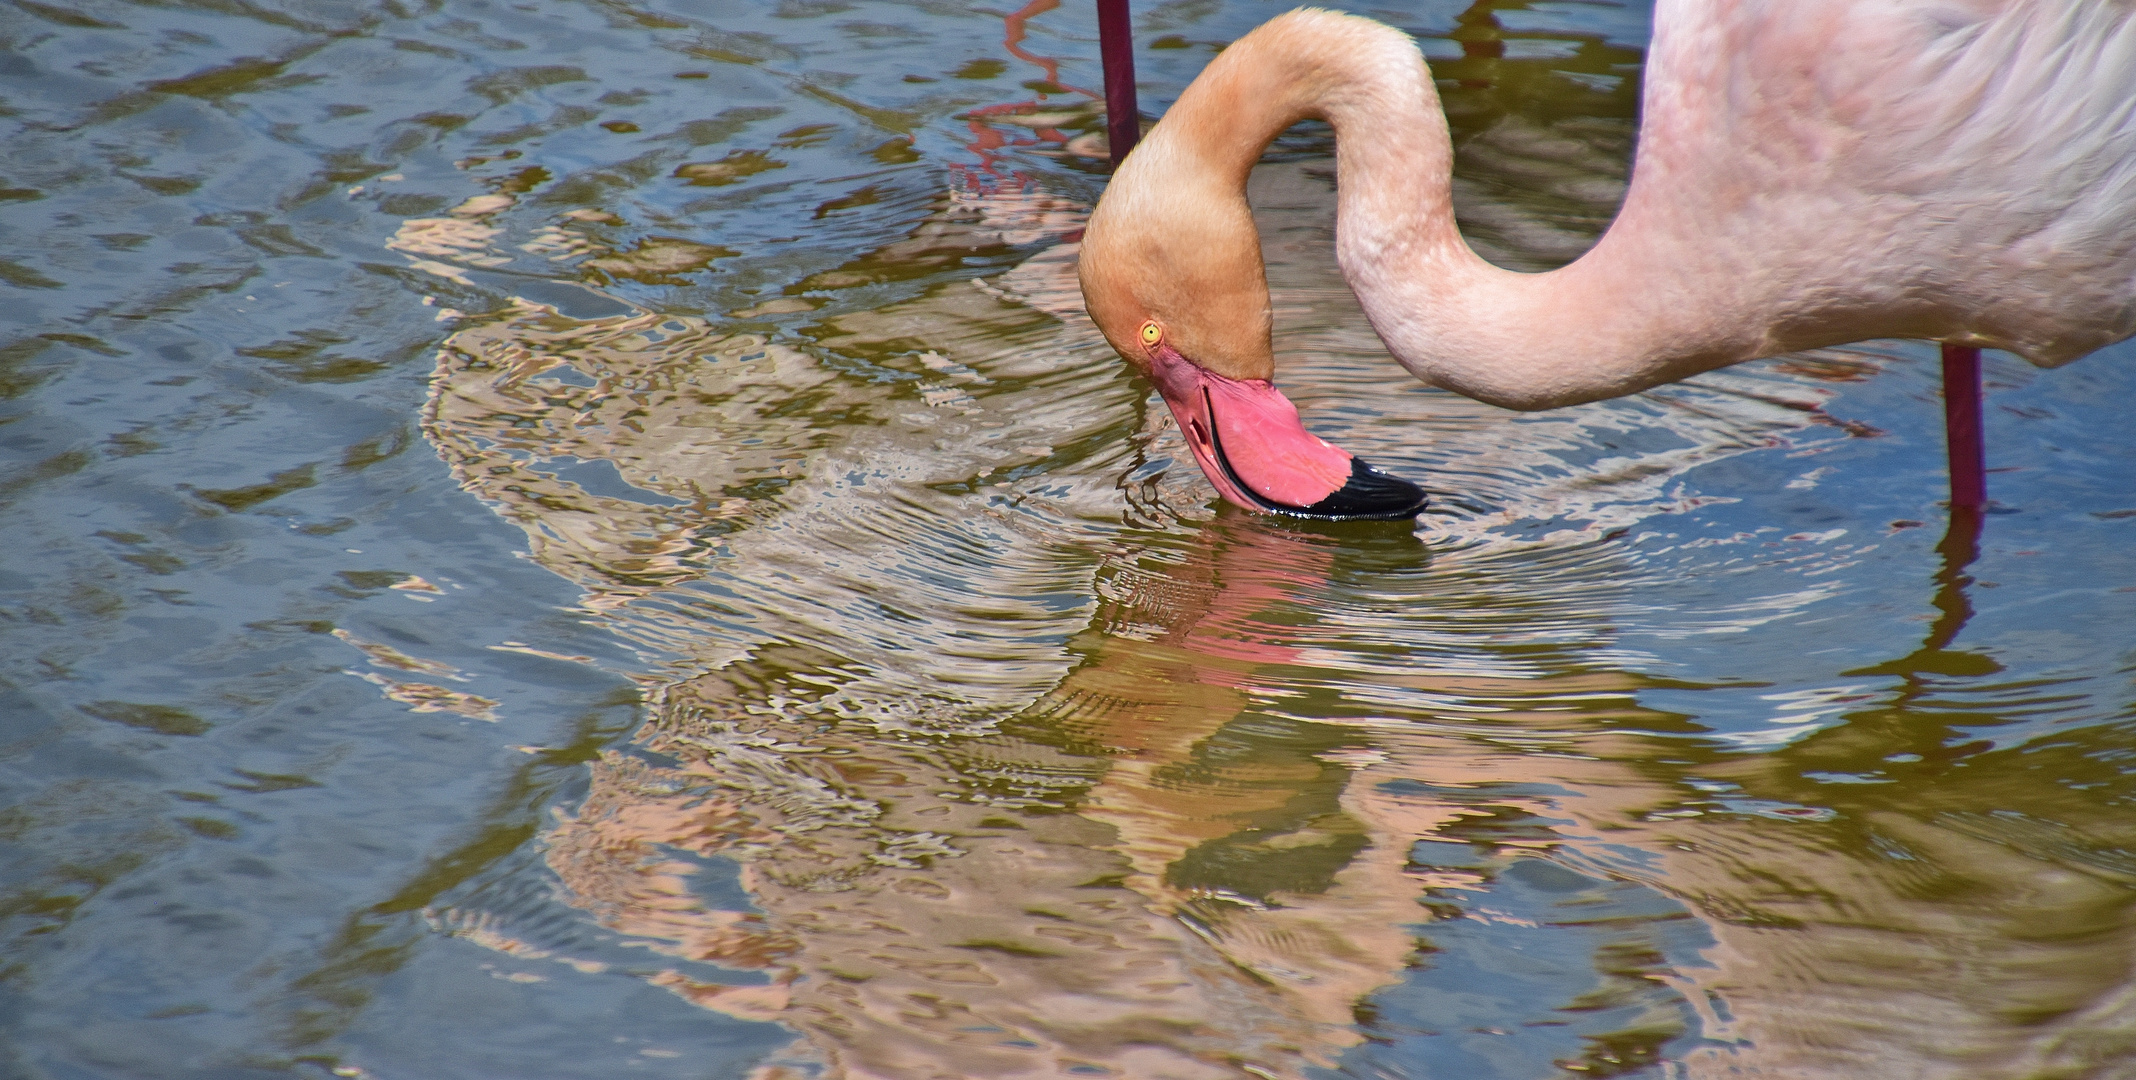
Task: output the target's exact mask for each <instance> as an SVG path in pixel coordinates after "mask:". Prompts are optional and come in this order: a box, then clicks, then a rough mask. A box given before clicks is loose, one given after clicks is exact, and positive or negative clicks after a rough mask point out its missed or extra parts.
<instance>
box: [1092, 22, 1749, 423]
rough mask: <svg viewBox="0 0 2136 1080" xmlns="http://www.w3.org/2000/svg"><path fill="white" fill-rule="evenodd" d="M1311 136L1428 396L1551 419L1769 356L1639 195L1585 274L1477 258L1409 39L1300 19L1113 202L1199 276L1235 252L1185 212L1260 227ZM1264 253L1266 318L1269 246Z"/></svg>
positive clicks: (1716, 283) (1234, 66) (1218, 80)
mask: <svg viewBox="0 0 2136 1080" xmlns="http://www.w3.org/2000/svg"><path fill="white" fill-rule="evenodd" d="M1307 118H1321V119H1325V120H1327V121H1328V122H1329V123H1330V124H1332V125H1333V126H1334V128H1335V133H1336V140H1335V145H1336V167H1337V174H1338V183H1337V213H1336V254H1337V257H1338V259H1339V260H1340V262H1341V264H1342V268H1343V272H1344V275H1345V276H1346V277H1347V279H1348V281H1349V283H1350V287H1351V289H1352V290H1353V291H1354V292H1355V293H1356V294H1357V296H1358V299H1359V300H1360V301H1361V302H1362V304H1363V306H1364V309H1365V312H1366V315H1367V316H1368V317H1369V318H1370V319H1371V322H1372V326H1373V329H1375V330H1376V331H1378V333H1379V335H1380V338H1381V339H1382V340H1383V341H1384V342H1385V343H1386V344H1387V347H1388V349H1389V351H1390V352H1391V353H1392V354H1393V355H1394V357H1395V359H1397V360H1398V361H1400V362H1401V364H1402V365H1403V366H1404V367H1406V368H1408V369H1409V370H1410V371H1411V372H1413V373H1414V374H1416V375H1417V376H1418V377H1419V378H1421V379H1423V380H1425V381H1427V382H1430V383H1432V384H1434V385H1437V386H1442V387H1445V388H1447V389H1450V390H1454V391H1456V392H1459V393H1462V394H1465V395H1467V396H1470V397H1474V398H1477V399H1480V400H1483V401H1487V402H1490V403H1492V404H1497V405H1503V406H1506V407H1509V408H1518V409H1541V408H1552V407H1556V406H1560V405H1568V404H1574V403H1577V402H1582V401H1591V400H1596V399H1600V398H1606V397H1614V396H1617V395H1620V394H1626V393H1631V392H1634V391H1637V390H1641V389H1644V388H1646V387H1649V386H1654V385H1658V384H1660V383H1663V382H1668V381H1672V380H1675V379H1680V378H1683V377H1685V376H1687V375H1691V374H1694V373H1696V372H1699V371H1704V370H1709V369H1712V368H1715V367H1720V366H1723V365H1726V364H1731V363H1735V362H1737V361H1739V360H1744V359H1748V358H1750V357H1753V356H1757V355H1762V354H1763V352H1765V351H1770V348H1769V346H1770V345H1771V344H1772V343H1771V342H1770V341H1769V340H1768V336H1767V334H1766V332H1765V327H1766V326H1767V325H1769V320H1767V319H1761V318H1758V317H1756V312H1755V311H1751V310H1749V309H1751V308H1752V307H1754V306H1755V305H1753V304H1752V303H1750V302H1749V300H1748V297H1747V295H1746V289H1747V287H1748V283H1746V282H1745V281H1744V280H1743V279H1742V278H1741V276H1740V275H1736V274H1732V273H1726V272H1722V271H1724V270H1725V269H1726V268H1724V267H1717V266H1712V265H1708V264H1704V263H1702V261H1701V254H1700V252H1699V251H1698V250H1697V244H1696V242H1695V241H1694V242H1692V243H1689V244H1686V243H1680V242H1677V241H1676V240H1674V239H1672V237H1671V236H1670V230H1669V229H1668V228H1667V225H1668V221H1667V219H1668V217H1669V215H1668V214H1667V213H1666V211H1665V208H1662V207H1659V206H1657V209H1659V210H1663V212H1661V213H1651V212H1647V211H1646V210H1645V208H1646V207H1647V206H1648V205H1649V204H1656V203H1657V202H1658V201H1659V200H1657V199H1655V198H1651V197H1644V196H1643V194H1642V192H1641V191H1640V187H1641V185H1639V184H1637V183H1635V184H1634V187H1633V191H1632V192H1631V193H1630V194H1629V195H1628V197H1627V200H1626V205H1625V209H1624V212H1622V213H1620V215H1619V218H1618V221H1617V223H1616V224H1615V225H1613V226H1612V227H1611V229H1610V231H1609V232H1608V234H1606V235H1605V236H1604V237H1603V239H1602V240H1601V241H1600V242H1599V243H1598V244H1597V245H1596V246H1595V248H1594V249H1593V250H1592V251H1590V252H1589V253H1588V254H1586V255H1585V256H1583V257H1582V258H1580V259H1579V260H1578V261H1576V262H1574V263H1573V264H1571V265H1569V266H1566V267H1564V268H1561V269H1558V270H1554V271H1550V272H1547V273H1541V274H1526V273H1517V272H1513V271H1508V270H1503V269H1500V268H1499V267H1496V266H1493V265H1491V264H1490V263H1488V262H1485V261H1484V260H1483V259H1482V258H1480V257H1479V256H1477V255H1476V253H1475V252H1474V251H1473V250H1471V249H1470V248H1469V246H1468V243H1467V241H1465V240H1464V239H1462V237H1461V234H1460V231H1459V229H1458V228H1457V227H1456V225H1455V222H1454V213H1453V199H1452V175H1453V144H1452V140H1451V137H1450V134H1449V132H1448V129H1447V124H1446V117H1445V113H1444V112H1443V111H1442V109H1441V107H1440V103H1439V95H1438V92H1437V90H1436V89H1435V88H1434V86H1433V82H1432V76H1431V72H1430V70H1429V69H1428V68H1427V67H1426V66H1425V63H1424V60H1423V57H1422V56H1421V55H1420V54H1419V53H1418V51H1417V48H1416V45H1415V44H1414V43H1413V42H1412V41H1411V40H1410V39H1409V37H1408V36H1407V35H1405V34H1402V33H1401V32H1399V31H1396V30H1392V29H1390V28H1388V27H1385V26H1381V25H1379V24H1377V23H1373V22H1369V21H1366V20H1363V19H1356V18H1352V17H1348V16H1342V15H1335V14H1331V13H1327V12H1317V11H1300V12H1293V13H1292V14H1291V15H1288V16H1284V17H1282V18H1280V19H1277V20H1275V21H1273V22H1271V23H1270V24H1268V25H1267V26H1265V27H1263V28H1262V29H1260V30H1257V31H1255V32H1254V33H1252V34H1250V35H1248V36H1246V37H1245V38H1242V39H1240V40H1239V41H1237V42H1235V43H1234V44H1233V45H1232V46H1230V47H1229V48H1228V49H1226V50H1225V51H1224V52H1223V53H1222V54H1220V55H1219V56H1218V57H1217V59H1216V60H1215V61H1213V62H1212V63H1211V64H1210V66H1209V68H1208V70H1207V71H1206V72H1205V73H1204V74H1203V76H1202V77H1201V78H1200V79H1199V80H1197V81H1196V82H1195V83H1194V84H1193V85H1192V86H1191V87H1189V89H1188V91H1187V92H1186V94H1184V95H1183V96H1182V97H1181V98H1180V100H1179V102H1178V104H1177V105H1175V106H1174V107H1173V108H1172V110H1171V111H1170V112H1168V113H1167V114H1166V116H1165V118H1164V121H1163V122H1162V123H1161V124H1159V125H1158V127H1157V128H1156V129H1155V130H1154V131H1152V132H1151V134H1150V136H1149V138H1148V139H1147V140H1146V141H1145V142H1144V143H1143V144H1142V145H1141V147H1139V148H1138V149H1137V151H1136V153H1135V154H1134V155H1133V156H1131V157H1130V158H1129V160H1128V162H1127V164H1126V166H1124V167H1123V169H1122V170H1121V173H1120V174H1119V175H1118V176H1116V178H1115V180H1114V188H1113V190H1112V191H1110V192H1108V195H1107V199H1108V201H1110V200H1112V199H1114V198H1116V197H1118V196H1120V195H1122V194H1129V193H1128V192H1123V191H1122V190H1121V189H1122V187H1123V186H1124V185H1128V186H1132V187H1134V188H1137V189H1143V190H1139V191H1136V192H1134V193H1133V194H1131V196H1130V198H1127V199H1121V200H1120V201H1121V202H1122V203H1123V204H1128V205H1132V206H1135V207H1137V208H1139V209H1141V210H1142V211H1143V212H1144V213H1146V214H1149V215H1151V216H1150V217H1149V218H1148V219H1146V222H1145V223H1146V224H1148V225H1149V226H1151V227H1153V228H1156V229H1159V230H1166V229H1169V230H1170V234H1171V235H1173V236H1176V237H1178V239H1177V240H1175V241H1173V242H1174V243H1181V244H1185V245H1191V246H1193V247H1194V248H1195V249H1196V251H1195V252H1194V253H1190V254H1191V255H1192V256H1193V257H1200V258H1204V259H1211V260H1213V261H1215V262H1217V263H1219V264H1222V263H1225V262H1226V259H1225V258H1224V257H1223V256H1222V254H1221V249H1222V248H1223V247H1224V245H1225V244H1226V243H1235V242H1236V238H1235V237H1233V236H1230V235H1225V236H1221V237H1219V236H1213V235H1197V234H1195V233H1193V232H1192V231H1190V230H1189V229H1184V228H1182V227H1181V226H1182V224H1183V223H1199V222H1200V221H1203V220H1206V219H1208V217H1209V216H1210V215H1209V211H1208V210H1207V209H1206V208H1205V207H1203V208H1197V209H1187V208H1186V207H1187V204H1190V203H1193V202H1195V201H1197V200H1210V199H1222V200H1230V201H1233V202H1235V203H1236V204H1237V211H1236V212H1237V213H1239V214H1244V213H1246V209H1245V205H1244V204H1245V183H1246V175H1247V173H1248V172H1249V171H1250V170H1251V169H1252V167H1253V165H1254V163H1255V162H1256V161H1257V160H1258V159H1259V157H1260V155H1261V152H1262V151H1263V150H1264V149H1266V147H1267V146H1268V144H1269V143H1270V142H1272V141H1273V140H1274V139H1275V137H1276V136H1277V135H1278V134H1280V133H1281V132H1282V131H1283V130H1284V129H1285V128H1287V127H1289V126H1290V125H1291V124H1293V123H1296V122H1297V121H1299V120H1302V119H1307ZM1138 166H1139V168H1138ZM1648 186H1649V187H1651V185H1648ZM1648 194H1651V193H1648ZM1103 209H1104V208H1103V207H1101V210H1103ZM1121 216H1124V215H1121ZM1137 216H1141V215H1137ZM1099 224H1100V223H1099V222H1098V221H1097V220H1095V219H1094V220H1093V223H1092V225H1093V231H1095V230H1096V229H1097V227H1098V225H1099ZM1211 241H1215V242H1214V243H1212V242H1211ZM1248 242H1250V243H1253V244H1255V245H1256V246H1255V248H1254V251H1253V257H1252V269H1253V271H1254V280H1253V282H1252V284H1253V286H1254V287H1256V288H1258V289H1260V290H1261V295H1262V303H1263V305H1264V306H1265V304H1266V284H1265V279H1263V278H1262V277H1261V276H1260V269H1261V265H1260V258H1259V250H1258V246H1257V245H1258V241H1257V240H1253V239H1249V241H1248ZM1187 257H1189V256H1188V255H1179V256H1174V258H1177V259H1185V258H1187ZM1229 261H1230V262H1234V263H1236V262H1240V261H1242V260H1238V259H1232V260H1229ZM1753 276H1754V275H1753ZM1190 355H1191V353H1190ZM1196 358H1197V360H1199V359H1201V357H1199V356H1197V357H1196ZM1227 373H1229V374H1235V375H1240V376H1242V377H1264V378H1265V377H1267V376H1266V375H1265V374H1264V375H1256V374H1255V373H1253V372H1250V371H1246V372H1227Z"/></svg>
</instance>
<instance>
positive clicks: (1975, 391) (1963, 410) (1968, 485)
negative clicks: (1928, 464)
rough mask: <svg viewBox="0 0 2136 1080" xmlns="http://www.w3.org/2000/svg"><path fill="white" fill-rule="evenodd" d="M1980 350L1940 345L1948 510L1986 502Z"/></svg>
mask: <svg viewBox="0 0 2136 1080" xmlns="http://www.w3.org/2000/svg"><path fill="white" fill-rule="evenodd" d="M1980 419H1981V412H1980V350H1979V349H1976V348H1974V347H1972V346H1970V345H1952V344H1949V343H1948V342H1946V343H1945V344H1944V346H1943V432H1944V445H1945V446H1946V447H1947V448H1948V450H1949V452H1950V460H1951V509H1952V510H1954V511H1955V510H1970V511H1978V510H1979V509H1980V508H1981V507H1983V506H1986V505H1987V502H1988V476H1987V464H1986V460H1987V451H1986V449H1985V446H1984V441H1983V439H1982V437H1981V430H1980V429H1981V422H1980Z"/></svg>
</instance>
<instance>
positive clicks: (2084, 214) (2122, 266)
mask: <svg viewBox="0 0 2136 1080" xmlns="http://www.w3.org/2000/svg"><path fill="white" fill-rule="evenodd" d="M1308 117H1322V118H1325V119H1327V120H1328V121H1330V122H1331V123H1332V124H1333V125H1334V127H1335V129H1336V147H1337V163H1338V173H1339V177H1340V179H1339V183H1338V200H1339V203H1338V215H1337V255H1338V258H1339V259H1340V261H1341V263H1342V266H1343V270H1344V273H1345V275H1346V276H1347V277H1348V279H1349V281H1350V284H1351V287H1352V289H1353V290H1354V291H1355V292H1356V293H1357V295H1358V297H1359V299H1360V300H1361V301H1362V302H1363V305H1364V307H1365V310H1366V312H1367V314H1368V316H1369V317H1370V319H1371V320H1372V325H1373V327H1374V328H1375V329H1376V330H1377V331H1378V332H1379V334H1380V336H1381V338H1382V339H1383V340H1384V341H1385V342H1386V343H1387V346H1388V348H1389V350H1390V351H1391V352H1392V353H1393V355H1394V356H1395V358H1396V359H1398V360H1399V361H1400V362H1401V363H1402V364H1403V365H1404V366H1405V367H1407V368H1408V369H1409V370H1410V371H1412V372H1414V373H1415V374H1416V375H1417V376H1418V377H1420V378H1423V379H1425V380H1427V381H1429V382H1431V383H1434V384H1436V385H1439V386H1444V387H1446V388H1448V389H1452V390H1455V391H1458V392H1461V393H1464V394H1468V395H1470V396H1472V397H1476V398H1479V399H1482V400H1485V401H1489V402H1492V403H1495V404H1500V405H1505V406H1508V407H1512V408H1522V409H1533V408H1549V407H1553V406H1558V405H1566V404H1572V403H1576V402H1580V401H1589V400H1594V399H1597V398H1604V397H1612V396H1616V395H1619V394H1626V393H1631V392H1634V391H1637V390H1641V389H1644V388H1646V387H1650V386H1654V385H1657V384H1660V383H1664V382H1669V381H1673V380H1676V379H1681V378H1684V377H1687V376H1690V375H1693V374H1696V373H1698V372H1701V371H1706V370H1711V369H1713V368H1716V367H1721V366H1725V365H1728V364H1733V363H1737V362H1740V361H1743V360H1749V359H1753V358H1756V357H1761V356H1768V355H1772V354H1774V353H1779V352H1787V351H1793V350H1797V349H1805V348H1813V347H1817V346H1823V345H1832V344H1838V343H1842V342H1847V341H1855V340H1861V339H1864V338H1873V337H1912V338H1926V339H1935V340H1943V341H1948V342H1953V343H1958V344H1970V345H1980V346H1986V347H1992V348H1999V349H2007V350H2009V351H2011V352H2014V353H2017V354H2018V355H2020V356H2023V357H2025V358H2026V359H2028V360H2030V361H2032V362H2033V363H2035V364H2039V365H2042V366H2054V365H2058V364H2062V363H2066V362H2068V361H2070V360H2073V359H2075V358H2077V357H2079V356H2082V355H2084V354H2085V353H2087V352H2090V351H2092V350H2095V349H2097V348H2099V347H2101V346H2103V345H2107V344H2110V343H2112V342H2115V341H2118V340H2121V339H2123V338H2126V337H2129V336H2131V335H2132V334H2136V3H2130V2H2128V0H2001V2H1988V0H1736V2H1727V3H1723V2H1714V0H1661V2H1660V3H1659V4H1658V6H1657V10H1656V12H1655V32H1654V42H1653V46H1652V49H1651V51H1650V52H1649V55H1648V65H1647V69H1646V83H1645V97H1644V102H1643V116H1642V128H1641V134H1640V139H1639V145H1638V149H1637V151H1636V157H1635V160H1634V167H1633V172H1632V181H1631V186H1630V189H1629V191H1628V192H1627V194H1626V197H1625V200H1624V204H1623V207H1622V209H1621V211H1620V212H1619V215H1618V217H1617V219H1616V221H1615V222H1614V223H1613V224H1612V225H1611V226H1610V228H1609V230H1608V232H1607V233H1606V234H1605V235H1604V236H1603V237H1602V239H1601V240H1600V241H1599V242H1598V243H1597V244H1596V245H1595V247H1594V248H1593V250H1591V251H1589V252H1588V253H1587V254H1586V255H1584V256H1582V257H1581V258H1580V259H1578V260H1577V261H1575V262H1573V263H1572V264H1570V265H1568V266H1565V267H1563V268H1560V269H1558V270H1554V271H1550V272H1547V273H1541V274H1522V273H1515V272H1512V271H1507V270H1502V269H1499V268H1497V267H1494V266H1492V265H1490V264H1488V263H1486V262H1484V261H1483V260H1482V259H1480V258H1479V257H1477V256H1476V255H1475V254H1474V253H1473V252H1472V251H1470V249H1469V248H1468V245H1467V244H1466V243H1465V242H1464V241H1463V240H1462V239H1461V236H1460V234H1459V233H1458V231H1456V229H1455V227H1454V220H1453V211H1452V203H1451V182H1450V181H1451V169H1452V149H1451V144H1450V141H1449V137H1448V131H1447V126H1446V119H1445V116H1444V114H1443V113H1442V111H1441V109H1440V106H1439V101H1438V95H1437V92H1436V90H1435V89H1434V87H1433V83H1432V78H1431V74H1430V72H1429V70H1428V69H1427V67H1426V65H1425V63H1424V61H1423V59H1422V57H1421V55H1420V54H1419V53H1418V52H1417V49H1416V46H1415V45H1414V43H1413V42H1411V41H1410V40H1409V38H1408V37H1407V36H1406V35H1404V34H1402V33H1400V32H1399V31H1396V30H1393V29H1390V28H1388V27H1385V26H1382V25H1380V24H1378V23H1374V22H1371V21H1369V20H1365V19H1361V18H1355V17H1351V16H1344V15H1337V14H1332V13H1328V12H1323V11H1314V10H1301V11H1294V12H1291V13H1290V14H1287V15H1283V16H1280V17H1278V18H1276V19H1274V20H1271V21H1270V22H1269V23H1267V24H1265V25H1264V26H1262V27H1261V28H1260V29H1257V30H1255V31H1254V32H1253V33H1252V34H1249V35H1247V36H1246V37H1244V38H1242V39H1240V40H1239V41H1238V42H1236V43H1234V44H1233V45H1232V46H1231V47H1230V48H1228V49H1226V50H1225V51H1224V52H1223V53H1222V54H1220V55H1219V56H1218V57H1217V58H1216V59H1215V60H1214V61H1212V62H1211V63H1210V65H1209V67H1208V69H1207V70H1206V71H1204V72H1203V74H1202V75H1201V76H1200V77H1199V78H1198V79H1197V80H1196V81H1195V83H1194V84H1193V85H1192V86H1190V87H1189V88H1188V89H1187V91H1186V93H1185V94H1183V95H1182V96H1181V98H1180V100H1179V103H1178V104H1177V105H1176V106H1175V107H1174V108H1173V109H1172V110H1171V111H1170V112H1169V113H1168V114H1167V115H1166V116H1165V118H1164V119H1163V121H1162V122H1160V123H1159V124H1158V125H1157V126H1156V128H1155V129H1154V130H1152V131H1151V133H1150V135H1149V136H1148V138H1147V139H1145V140H1144V141H1143V143H1142V144H1141V145H1140V146H1139V147H1138V148H1137V149H1136V150H1135V152H1134V153H1133V154H1131V155H1130V156H1129V158H1128V160H1127V161H1126V162H1124V163H1123V164H1122V166H1121V168H1120V169H1119V171H1118V173H1117V174H1116V176H1115V178H1114V180H1113V183H1112V186H1111V187H1110V189H1109V190H1108V191H1107V193H1106V195H1105V197H1104V198H1103V199H1102V200H1101V201H1100V203H1099V205H1098V207H1097V210H1096V211H1095V213H1094V214H1093V216H1092V218H1091V222H1090V227H1089V230H1088V233H1087V235H1086V239H1085V244H1084V254H1083V266H1082V274H1083V281H1084V293H1085V297H1086V300H1087V301H1088V303H1089V307H1090V310H1091V313H1092V316H1093V317H1094V318H1095V319H1096V320H1097V321H1098V324H1099V326H1100V327H1101V328H1103V329H1104V330H1105V332H1106V335H1107V337H1108V338H1109V339H1110V340H1112V342H1113V343H1114V345H1115V347H1116V348H1118V349H1119V350H1120V352H1121V354H1122V355H1123V356H1127V357H1128V358H1129V359H1131V360H1135V361H1136V362H1138V363H1144V362H1145V360H1144V359H1143V358H1140V357H1139V350H1138V347H1137V345H1136V342H1135V337H1136V334H1137V332H1138V329H1140V328H1142V327H1144V326H1146V325H1150V324H1154V325H1156V326H1158V327H1161V328H1162V331H1161V332H1162V334H1163V335H1164V337H1165V340H1166V341H1167V342H1169V343H1170V344H1171V347H1173V348H1176V349H1177V351H1178V352H1179V353H1180V354H1181V355H1183V356H1184V357H1186V358H1187V359H1189V360H1192V361H1194V362H1195V363H1197V364H1199V365H1201V366H1203V367H1204V368H1206V369H1208V370H1209V371H1212V372H1215V373H1218V374H1220V375H1224V376H1227V377H1230V378H1236V379H1268V378H1271V377H1272V375H1273V357H1272V356H1271V355H1270V351H1269V344H1268V328H1269V327H1268V318H1267V291H1266V285H1265V282H1264V281H1263V278H1262V274H1261V264H1260V256H1259V249H1258V246H1257V242H1256V241H1255V239H1254V235H1253V231H1252V229H1251V219H1250V217H1249V216H1247V211H1246V208H1245V193H1244V184H1245V176H1246V172H1247V170H1248V169H1249V168H1251V166H1252V164H1253V162H1254V161H1255V160H1256V159H1257V158H1258V156H1259V154H1260V152H1261V151H1262V149H1263V148H1265V147H1266V146H1267V144H1268V143H1269V142H1270V141H1271V140H1272V139H1273V138H1274V137H1275V135H1276V134H1278V133H1279V132H1281V131H1282V130H1283V129H1284V128H1286V127H1288V126H1290V125H1291V124H1292V123H1295V122H1296V121H1298V120H1300V119H1305V118H1308ZM1242 222H1243V226H1242V224H1241V223H1242Z"/></svg>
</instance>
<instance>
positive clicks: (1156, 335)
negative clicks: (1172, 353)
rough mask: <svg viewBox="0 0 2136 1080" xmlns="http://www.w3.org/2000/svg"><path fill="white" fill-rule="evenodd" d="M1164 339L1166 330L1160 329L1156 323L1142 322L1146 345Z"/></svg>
mask: <svg viewBox="0 0 2136 1080" xmlns="http://www.w3.org/2000/svg"><path fill="white" fill-rule="evenodd" d="M1163 340H1164V331H1163V330H1161V329H1159V328H1158V326H1157V324H1156V323H1154V322H1146V323H1143V324H1142V343H1143V344H1144V345H1155V344H1157V343H1158V342H1160V341H1163Z"/></svg>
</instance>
